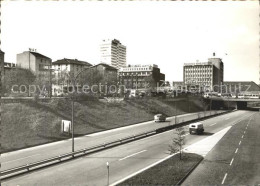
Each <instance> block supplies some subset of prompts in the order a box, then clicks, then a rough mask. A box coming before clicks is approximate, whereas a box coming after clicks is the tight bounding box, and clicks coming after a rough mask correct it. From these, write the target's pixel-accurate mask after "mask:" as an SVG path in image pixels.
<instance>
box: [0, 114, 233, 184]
mask: <svg viewBox="0 0 260 186" xmlns="http://www.w3.org/2000/svg"><path fill="white" fill-rule="evenodd" d="M228 112H229V111H227V112H222V113H217V114H215V115H210V116H205V117H203V118H197V119H192V120H189V121H185V122H181V123H178V124H174V125H170V126H167V127H162V128H159V129H155V130H152V131H147V132H143V133H140V134H136V135H131V136H128V137H125V138H121V139H118V140H116V141H112V142H108V143H103V144H100V145H96V146H93V147H89V148H85V149H81V150H78V151H75V152H70V153H66V154H62V155H59V156H56V157H53V158H48V159H45V160H41V161H38V162H34V163H29V164H26V165H23V166H19V167H16V168H12V169H8V170H4V171H1V174H0V178H1V180H3V179H7V178H10V177H13V176H16V175H19V174H22V173H26V172H28V171H32V170H36V169H38V168H42V167H45V166H48V165H52V164H56V163H59V162H62V161H66V160H69V159H73V158H75V157H80V156H83V155H86V154H90V153H94V152H98V151H101V150H104V149H107V148H111V147H114V146H118V145H121V144H124V143H128V142H131V141H135V140H137V139H141V138H145V137H148V136H152V135H155V134H158V133H162V132H165V131H168V130H171V129H174V128H177V127H181V126H184V125H187V124H188V123H190V122H195V121H198V120H202V119H207V118H210V117H213V116H218V115H222V114H225V113H228Z"/></svg>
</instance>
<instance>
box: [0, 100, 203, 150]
mask: <svg viewBox="0 0 260 186" xmlns="http://www.w3.org/2000/svg"><path fill="white" fill-rule="evenodd" d="M189 100H190V101H189V102H188V101H187V100H186V101H185V100H184V101H179V102H177V106H176V110H177V114H183V113H187V112H189V111H190V112H196V111H200V110H203V108H202V107H203V106H202V105H203V103H202V102H201V101H200V100H199V99H197V98H193V99H189ZM157 113H164V114H166V115H167V116H173V115H175V102H174V101H173V100H172V99H171V100H168V99H154V98H153V99H152V98H149V99H135V100H126V101H122V102H121V103H104V102H101V101H98V100H92V101H80V102H75V125H74V126H75V136H80V135H84V134H89V133H94V132H98V131H103V130H107V129H111V128H116V127H122V126H126V125H130V124H134V123H139V122H142V121H148V120H152V119H153V116H154V114H157ZM62 119H66V120H71V101H69V100H64V99H59V100H51V101H49V102H40V101H38V102H36V101H27V102H22V103H2V125H1V131H2V136H1V152H7V151H13V150H17V149H21V148H26V147H30V146H35V145H39V144H44V143H49V142H53V141H58V140H62V139H67V138H69V137H70V136H66V135H63V134H61V133H60V130H61V120H62Z"/></svg>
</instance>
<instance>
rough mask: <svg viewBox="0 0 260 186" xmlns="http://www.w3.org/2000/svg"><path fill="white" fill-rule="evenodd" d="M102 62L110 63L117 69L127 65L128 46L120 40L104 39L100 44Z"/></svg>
mask: <svg viewBox="0 0 260 186" xmlns="http://www.w3.org/2000/svg"><path fill="white" fill-rule="evenodd" d="M100 54H101V59H100V61H101V63H106V64H109V65H111V66H113V67H115V68H117V69H119V68H122V67H125V66H126V47H125V46H124V45H122V44H121V43H120V41H119V40H116V39H113V40H110V39H107V40H103V41H102V43H101V45H100Z"/></svg>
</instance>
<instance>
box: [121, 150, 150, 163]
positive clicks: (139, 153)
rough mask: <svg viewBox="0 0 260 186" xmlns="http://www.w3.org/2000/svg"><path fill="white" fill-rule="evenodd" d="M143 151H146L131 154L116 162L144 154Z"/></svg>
mask: <svg viewBox="0 0 260 186" xmlns="http://www.w3.org/2000/svg"><path fill="white" fill-rule="evenodd" d="M145 151H147V150H142V151H140V152H137V153H134V154H131V155H129V156H126V157H124V158H121V159H119V160H118V161H122V160H124V159H127V158H130V157H132V156H135V155H137V154H140V153H142V152H145Z"/></svg>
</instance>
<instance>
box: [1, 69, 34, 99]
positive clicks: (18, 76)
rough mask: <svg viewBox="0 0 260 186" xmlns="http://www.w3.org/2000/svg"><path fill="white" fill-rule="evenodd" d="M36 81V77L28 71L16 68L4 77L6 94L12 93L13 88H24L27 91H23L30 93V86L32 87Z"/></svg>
mask: <svg viewBox="0 0 260 186" xmlns="http://www.w3.org/2000/svg"><path fill="white" fill-rule="evenodd" d="M35 80H36V76H35V75H34V74H33V73H32V72H31V71H30V70H28V69H22V68H18V67H17V68H14V69H11V70H10V71H8V72H6V73H5V76H4V86H5V87H4V88H5V90H4V92H5V93H7V94H11V93H12V91H13V90H12V88H13V86H16V87H22V86H23V88H25V87H26V88H25V89H26V90H22V91H24V92H27V93H28V89H29V85H32V84H33V83H34V81H35Z"/></svg>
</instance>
